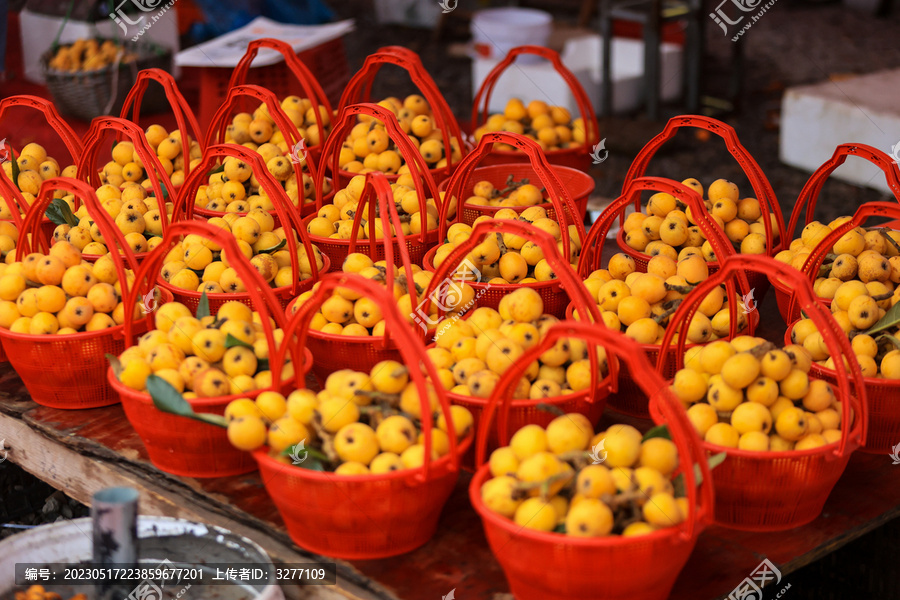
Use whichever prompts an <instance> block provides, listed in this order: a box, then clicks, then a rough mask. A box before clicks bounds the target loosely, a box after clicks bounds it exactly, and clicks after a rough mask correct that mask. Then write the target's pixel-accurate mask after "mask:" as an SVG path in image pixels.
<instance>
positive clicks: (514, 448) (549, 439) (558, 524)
mask: <svg viewBox="0 0 900 600" xmlns="http://www.w3.org/2000/svg"><path fill="white" fill-rule="evenodd" d="M601 442H602V445H601ZM597 445H601V447H603V448H604V449H605V451H606V457H605V460H604V461H603V463H602V464H598V463H597V460H596V458H597V457H596V456H595V455H592V453H591V452H589V450H588V449H589V448H593V447H596V446H597ZM489 465H490V472H491V476H492V478H491V479H489V480H487V481H486V482H485V483H484V484H483V485H482V487H481V498H482V500H483V501H484V503H485V505H486V506H487V507H488V508H489V509H490V510H492V511H494V512H496V513H497V514H499V515H502V516H504V517H507V518H509V519H512V520H513V521H514V522H515V523H516V524H517V525H520V526H522V527H527V528H529V529H536V530H539V531H555V532H557V533H564V534H566V535H570V536H575V537H605V536H610V535H621V536H623V537H630V536H639V535H644V534H647V533H651V532H653V531H656V530H657V529H661V528H665V527H672V526H674V525H677V524H678V523H680V522H682V521H683V520H684V519H685V518H686V517H687V514H688V504H687V498H685V497H683V496H684V494H683V493H681V494H676V486H675V485H674V484H673V481H672V475H673V473H674V472H675V469H676V468H677V467H678V451H677V449H676V447H675V444H674V443H673V442H672V441H670V440H668V439H666V438H665V437H650V438H649V439H643V438H642V435H641V433H640V432H639V431H638V430H637V429H635V428H634V427H631V426H630V425H612V426H611V427H610V428H609V429H608V430H606V431H604V432H601V433H598V434H597V435H594V431H593V427H592V426H591V423H590V421H588V419H587V418H586V417H584V416H582V415H579V414H567V415H562V416H559V417H557V418H556V419H554V420H553V421H551V422H550V423H549V424H548V425H547V428H546V429H543V428H542V427H540V426H538V425H526V426H525V427H523V428H521V429H519V430H518V431H517V432H516V433H515V434H514V435H513V436H512V438H511V439H510V442H509V445H508V446H504V447H502V448H498V449H496V450H494V452H493V453H492V454H491V457H490V462H489Z"/></svg>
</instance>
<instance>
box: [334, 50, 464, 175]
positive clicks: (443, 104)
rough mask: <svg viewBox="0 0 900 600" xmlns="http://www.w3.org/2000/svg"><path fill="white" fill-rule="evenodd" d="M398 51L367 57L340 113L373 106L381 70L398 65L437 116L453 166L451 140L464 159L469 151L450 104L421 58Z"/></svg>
mask: <svg viewBox="0 0 900 600" xmlns="http://www.w3.org/2000/svg"><path fill="white" fill-rule="evenodd" d="M398 48H399V46H388V47H386V48H380V49H379V50H378V52H376V53H375V54H370V55H369V56H368V57H366V61H365V62H364V63H363V66H362V68H361V69H360V70H359V71H357V72H356V73H355V74H354V75H353V77H351V78H350V81H349V82H348V83H347V87H346V88H344V93H343V94H341V100H340V102H338V110H339V111H341V110H343V109H344V108H346V107H348V106H351V105H354V104H362V103H368V102H371V98H372V96H371V92H372V84H373V83H374V81H375V76H376V75H377V74H378V71H379V69H381V67H382V66H384V65H396V66H398V67H400V68H402V69H403V70H405V71H406V72H407V73H409V77H410V79H411V80H412V82H413V84H414V85H415V86H416V87H417V88H419V91H421V92H422V96H424V98H425V100H427V101H428V105H429V106H430V107H431V111H432V113H433V114H434V119H435V124H436V126H437V128H438V129H440V130H441V138H442V140H443V143H444V149H445V153H446V155H447V166H448V167H449V166H452V165H453V163H454V161H453V152H452V146H451V143H450V139H451V138H454V137H455V138H456V140H457V144H458V145H459V151H460V154H461V155H464V153H465V150H466V149H465V145H464V144H463V139H462V133H461V131H460V129H459V123H457V121H456V118H454V116H453V112H452V111H451V110H450V106H449V105H448V104H447V100H446V99H445V98H444V96H443V95H442V94H441V92H440V90H439V89H438V86H437V84H436V83H435V82H434V79H432V78H431V75H429V74H428V71H426V70H425V67H424V66H423V65H422V60H421V59H420V58H419V55H418V54H416V53H415V52H413V51H412V50H408V49H406V48H403V49H402V50H400V49H398ZM332 172H333V173H334V172H336V171H332Z"/></svg>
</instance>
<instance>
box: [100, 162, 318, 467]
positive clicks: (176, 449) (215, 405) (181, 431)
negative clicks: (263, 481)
mask: <svg viewBox="0 0 900 600" xmlns="http://www.w3.org/2000/svg"><path fill="white" fill-rule="evenodd" d="M214 149H215V147H213V148H211V149H210V150H214ZM203 171H204V168H203V167H201V168H199V169H198V170H197V172H198V173H202V172H203ZM187 234H196V235H201V236H203V237H205V238H207V239H209V240H211V241H213V242H215V243H217V244H219V245H220V246H221V247H222V249H223V252H225V253H226V255H227V256H228V259H229V263H230V264H232V265H233V266H234V268H235V270H237V271H238V274H239V275H240V276H241V278H242V279H244V280H245V281H247V282H251V285H248V286H247V289H248V290H249V294H250V296H251V298H252V304H251V306H252V307H253V309H254V310H257V311H259V315H260V323H261V324H262V327H263V331H264V332H265V335H266V341H267V342H268V345H269V348H278V349H279V350H280V349H281V347H280V346H278V345H277V344H276V343H275V337H274V333H273V327H272V325H271V323H272V322H274V323H275V326H276V327H279V328H282V329H283V328H284V325H285V319H284V313H283V312H282V311H281V310H280V308H279V303H278V301H277V299H276V298H275V295H274V293H273V290H271V289H269V286H268V285H266V284H265V282H264V281H262V279H261V278H260V276H259V274H258V273H257V272H256V269H254V268H253V266H252V265H251V264H250V262H249V261H248V260H247V259H246V258H244V255H243V254H241V253H240V250H239V249H238V246H237V242H236V241H235V239H234V237H233V236H232V235H231V234H229V233H227V232H225V231H223V230H221V229H219V228H217V227H215V226H213V225H210V224H209V223H205V222H199V221H193V222H179V223H173V224H172V225H171V227H169V231H168V233H167V234H166V235H165V236H164V237H163V241H162V243H161V244H160V245H159V247H157V248H156V249H155V250H154V251H153V252H151V253H150V255H149V256H148V257H147V260H145V261H144V263H143V264H142V265H141V266H140V268H139V269H138V272H137V274H136V276H135V285H134V286H133V288H132V289H131V290H130V291H129V293H128V294H127V295H126V297H125V302H128V301H131V302H135V301H137V299H138V294H139V293H141V292H143V291H147V290H148V288H149V287H150V282H152V281H153V280H154V277H155V274H156V273H158V272H159V269H160V266H161V264H162V261H163V259H164V258H165V256H166V254H168V252H169V249H170V248H171V247H172V245H173V243H174V242H176V241H177V240H178V238H179V236H182V235H187ZM192 311H193V312H195V311H196V309H194V308H192ZM210 313H211V314H215V311H214V310H213V309H212V303H211V302H210ZM195 314H196V312H195ZM131 326H132V323H131V321H130V319H126V320H125V328H126V332H127V331H128V328H129V327H131ZM285 340H286V341H285V342H284V343H283V344H282V346H284V350H285V352H286V351H290V352H291V356H292V357H301V356H302V359H297V358H295V359H294V362H295V363H297V362H299V363H300V365H299V366H295V367H294V372H295V376H294V377H293V378H290V379H287V380H285V381H282V380H281V378H280V374H281V366H282V364H283V362H284V360H285V358H286V353H285V352H281V353H280V354H277V355H276V353H272V354H273V355H274V356H273V358H272V359H271V370H272V373H273V376H274V375H275V373H276V372H277V373H278V375H279V378H278V379H274V377H273V380H274V381H278V382H280V383H279V384H278V385H273V386H272V387H271V388H267V389H277V390H279V391H282V392H285V391H287V390H288V389H290V388H291V384H292V383H293V380H294V379H296V378H300V379H303V378H304V377H305V375H306V372H307V371H308V369H309V362H310V361H311V360H312V357H311V355H310V354H309V353H308V352H305V353H304V354H301V353H300V351H299V347H298V346H296V345H295V344H294V343H293V340H292V338H290V337H286V338H285ZM130 345H131V344H130V343H129V344H128V346H130ZM119 353H121V350H119ZM104 375H105V377H106V378H108V380H109V384H110V385H111V386H112V387H113V388H114V389H115V391H116V392H117V393H118V395H119V397H120V398H121V400H122V407H123V408H124V409H125V416H126V417H127V418H128V421H129V422H130V423H131V426H132V427H134V430H135V431H136V432H137V433H138V435H139V436H140V438H141V440H142V441H143V442H144V446H145V447H146V448H147V454H148V455H149V456H150V461H151V462H152V463H153V465H154V466H156V468H158V469H160V470H162V471H165V472H167V473H172V474H175V475H181V476H183V477H225V476H229V475H238V474H241V473H249V472H250V471H253V470H255V464H254V461H253V460H252V458H251V457H250V456H249V455H248V454H247V453H246V452H243V451H241V450H238V449H237V448H235V447H234V446H232V445H231V443H230V442H229V441H228V436H227V433H226V431H225V429H223V428H221V427H217V426H215V425H210V424H208V423H201V422H200V421H195V420H193V419H188V418H186V417H180V416H177V415H173V414H170V413H167V412H163V411H161V410H159V409H157V408H156V407H155V406H154V405H153V400H152V398H151V397H150V395H149V394H145V393H143V392H139V391H136V390H133V389H131V388H128V387H126V386H124V385H122V384H121V383H120V382H119V381H118V379H117V378H116V376H115V374H114V373H113V372H112V369H109V370H108V372H105V373H104ZM263 391H265V389H259V390H254V391H251V392H247V393H245V394H238V395H230V396H221V397H216V398H192V399H187V402H188V403H190V405H191V406H192V407H193V408H194V409H195V410H197V411H199V412H208V413H214V414H219V415H221V414H224V412H225V407H226V406H228V403H229V402H231V401H232V400H235V399H237V398H255V397H256V396H258V395H259V394H260V393H261V392H263Z"/></svg>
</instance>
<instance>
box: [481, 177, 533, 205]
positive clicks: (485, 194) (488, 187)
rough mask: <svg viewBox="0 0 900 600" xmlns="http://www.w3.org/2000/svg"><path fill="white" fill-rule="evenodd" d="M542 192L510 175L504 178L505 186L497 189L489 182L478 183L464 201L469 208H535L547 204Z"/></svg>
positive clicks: (526, 180) (525, 180)
mask: <svg viewBox="0 0 900 600" xmlns="http://www.w3.org/2000/svg"><path fill="white" fill-rule="evenodd" d="M547 201H548V200H547V198H546V197H545V196H544V190H543V189H542V188H539V187H537V186H536V185H534V184H533V183H529V181H528V179H527V178H525V179H519V180H516V179H515V178H514V177H513V176H512V175H509V176H508V177H507V178H506V186H505V187H503V188H502V189H499V190H498V189H497V188H496V187H494V184H493V183H491V182H490V181H479V182H478V183H476V184H475V186H474V187H473V188H472V195H471V196H469V197H468V198H467V199H466V202H465V204H468V205H469V206H501V207H504V208H512V207H515V206H535V205H537V204H543V203H544V202H547Z"/></svg>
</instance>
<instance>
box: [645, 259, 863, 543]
mask: <svg viewBox="0 0 900 600" xmlns="http://www.w3.org/2000/svg"><path fill="white" fill-rule="evenodd" d="M721 266H722V268H721V269H720V270H719V271H718V272H716V273H714V274H712V275H710V277H709V279H707V280H706V281H704V282H702V283H701V284H700V285H699V286H697V289H696V290H695V292H696V293H697V295H695V296H693V297H694V298H702V297H703V295H702V293H703V292H709V290H711V289H712V288H713V286H716V285H718V284H720V283H722V282H723V281H726V280H727V278H728V277H733V276H734V275H737V274H741V273H743V272H744V271H748V270H756V271H761V272H763V273H766V274H767V275H769V276H771V277H779V278H782V279H784V280H785V281H789V282H790V283H791V286H792V287H793V289H794V290H796V292H797V295H798V301H799V303H800V306H801V307H802V309H803V311H804V312H805V313H806V314H807V315H809V318H811V319H812V320H813V321H814V322H815V323H816V326H817V329H818V331H820V332H821V333H822V336H823V337H824V338H825V344H826V346H827V347H828V350H829V352H830V354H831V355H832V356H834V357H836V361H837V362H840V360H841V357H843V358H845V359H846V360H847V362H848V364H849V365H850V371H851V372H850V374H849V376H848V374H847V373H846V372H845V371H842V372H840V373H838V375H837V379H836V383H837V387H838V389H837V390H836V391H835V395H836V396H837V397H838V398H840V399H841V402H842V405H843V406H842V409H843V414H842V416H841V423H842V435H841V440H840V442H834V443H832V444H828V445H826V446H821V447H819V448H813V449H811V450H800V451H796V450H791V451H781V452H753V451H750V450H739V449H735V448H723V447H721V446H717V445H714V444H710V443H708V442H704V443H703V445H704V447H705V448H706V449H707V450H708V451H709V452H721V451H724V452H725V453H726V454H727V458H726V459H725V462H723V463H722V464H721V465H720V466H719V467H717V468H716V469H715V470H714V471H713V482H714V485H715V489H716V519H715V520H716V524H718V525H723V526H725V527H731V528H733V529H743V530H747V531H781V530H785V529H793V528H794V527H799V526H801V525H805V524H806V523H809V522H810V521H812V520H814V519H815V518H816V517H818V516H819V514H820V513H821V512H822V507H823V506H824V505H825V501H826V500H827V499H828V495H829V494H830V493H831V489H832V488H833V487H834V484H835V483H837V480H838V479H840V477H841V474H843V472H844V468H845V467H846V466H847V462H848V461H849V460H850V454H851V453H852V451H853V450H854V448H856V447H858V446H859V445H861V444H862V443H864V442H865V440H866V432H867V428H868V403H867V401H866V388H865V385H864V383H863V376H862V372H861V371H860V368H859V363H858V362H856V355H855V354H854V353H853V351H852V350H851V348H850V341H849V340H848V339H847V336H846V335H844V332H843V330H841V328H840V326H838V324H837V322H836V321H835V320H834V317H832V316H831V313H830V311H828V310H827V309H826V308H825V307H824V306H823V305H822V304H821V303H820V302H818V301H817V299H816V297H815V293H814V292H813V290H812V286H811V285H810V284H809V281H808V280H807V279H806V278H805V277H804V276H803V275H801V274H800V273H799V272H798V271H797V270H796V269H793V268H792V267H790V266H788V265H784V264H782V263H780V262H778V261H776V260H774V259H772V258H769V257H767V256H746V255H735V256H732V257H730V258H728V259H727V260H726V261H725V262H724V263H723V264H722V265H721ZM698 306H699V303H697V302H684V303H682V305H681V306H679V307H678V310H677V311H676V312H675V315H673V317H672V322H673V323H681V324H682V326H684V325H683V324H685V323H689V322H690V320H691V318H692V317H693V315H694V313H696V311H697V308H698ZM673 333H674V328H669V329H667V330H666V335H665V339H664V340H663V343H664V344H667V343H670V342H671V341H672V335H673ZM678 351H679V353H678V367H679V368H681V367H682V366H683V365H684V338H680V339H679V340H678ZM657 368H660V365H659V363H657ZM851 381H852V389H851ZM854 415H855V417H854ZM851 423H852V425H851Z"/></svg>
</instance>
